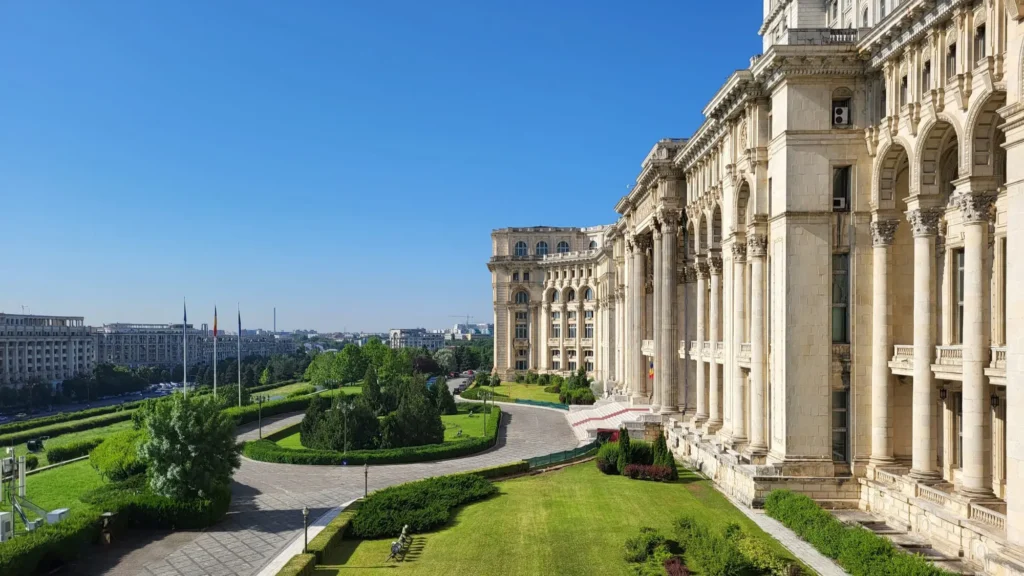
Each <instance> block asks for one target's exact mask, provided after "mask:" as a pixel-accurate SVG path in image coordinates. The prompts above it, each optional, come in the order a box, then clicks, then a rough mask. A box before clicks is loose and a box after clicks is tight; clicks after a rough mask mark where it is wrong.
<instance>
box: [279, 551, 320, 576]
mask: <svg viewBox="0 0 1024 576" xmlns="http://www.w3.org/2000/svg"><path fill="white" fill-rule="evenodd" d="M315 570H316V556H314V555H313V554H296V555H295V556H292V558H291V560H289V561H288V563H287V564H285V565H284V566H282V567H281V569H280V570H278V571H277V576H312V575H313V572H314V571H315Z"/></svg>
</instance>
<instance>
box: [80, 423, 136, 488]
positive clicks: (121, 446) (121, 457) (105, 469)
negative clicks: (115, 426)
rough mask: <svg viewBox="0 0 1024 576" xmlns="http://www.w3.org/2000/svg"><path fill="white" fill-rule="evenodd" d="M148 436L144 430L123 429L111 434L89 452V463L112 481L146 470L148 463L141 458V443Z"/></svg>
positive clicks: (125, 478) (124, 478)
mask: <svg viewBox="0 0 1024 576" xmlns="http://www.w3.org/2000/svg"><path fill="white" fill-rule="evenodd" d="M145 438H146V432H145V431H143V430H123V431H121V432H117V433H116V434H111V435H110V436H107V438H106V439H105V440H104V441H103V442H102V443H100V445H99V446H97V447H96V448H95V449H94V450H93V451H92V452H90V453H89V464H91V465H92V467H93V468H95V469H96V471H97V472H99V473H100V475H101V476H103V477H104V478H106V479H107V480H110V481H112V482H119V481H121V480H127V479H128V478H130V477H132V476H134V475H136V474H141V473H142V472H145V471H146V464H145V463H144V462H143V461H142V460H141V459H140V458H139V444H141V443H142V441H143V439H145Z"/></svg>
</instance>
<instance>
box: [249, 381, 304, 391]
mask: <svg viewBox="0 0 1024 576" xmlns="http://www.w3.org/2000/svg"><path fill="white" fill-rule="evenodd" d="M299 382H302V380H299V379H297V378H293V379H291V380H281V381H280V382H274V383H273V384H260V385H259V386H252V387H250V388H246V390H248V391H249V394H255V393H257V392H266V391H267V390H273V389H274V388H280V387H281V386H287V385H289V384H298V383H299Z"/></svg>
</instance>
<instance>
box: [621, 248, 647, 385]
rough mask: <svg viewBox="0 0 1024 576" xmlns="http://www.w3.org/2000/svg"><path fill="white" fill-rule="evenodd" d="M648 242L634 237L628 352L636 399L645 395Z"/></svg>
mask: <svg viewBox="0 0 1024 576" xmlns="http://www.w3.org/2000/svg"><path fill="white" fill-rule="evenodd" d="M647 242H648V241H647V240H646V239H645V238H642V237H640V236H635V235H634V236H633V262H632V267H633V270H632V284H633V288H632V290H631V294H630V296H631V297H632V302H631V307H630V311H631V313H632V318H631V319H630V339H629V342H627V343H626V350H627V353H628V354H629V357H630V369H631V370H632V373H631V374H630V380H632V381H631V382H629V388H630V392H631V393H632V395H633V397H634V398H638V397H640V396H642V395H643V391H644V380H645V375H644V352H643V349H642V348H641V343H642V342H643V334H642V332H641V331H640V329H641V327H642V326H643V313H644V308H643V301H644V298H646V297H647V293H646V289H645V288H644V281H645V278H644V275H645V272H644V258H645V257H644V252H645V251H646V247H647Z"/></svg>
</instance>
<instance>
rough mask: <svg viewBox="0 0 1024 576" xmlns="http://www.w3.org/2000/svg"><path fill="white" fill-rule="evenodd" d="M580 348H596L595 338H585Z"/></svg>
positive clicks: (581, 341)
mask: <svg viewBox="0 0 1024 576" xmlns="http://www.w3.org/2000/svg"><path fill="white" fill-rule="evenodd" d="M580 346H583V347H584V348H593V347H594V339H593V338H584V339H582V340H580Z"/></svg>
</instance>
